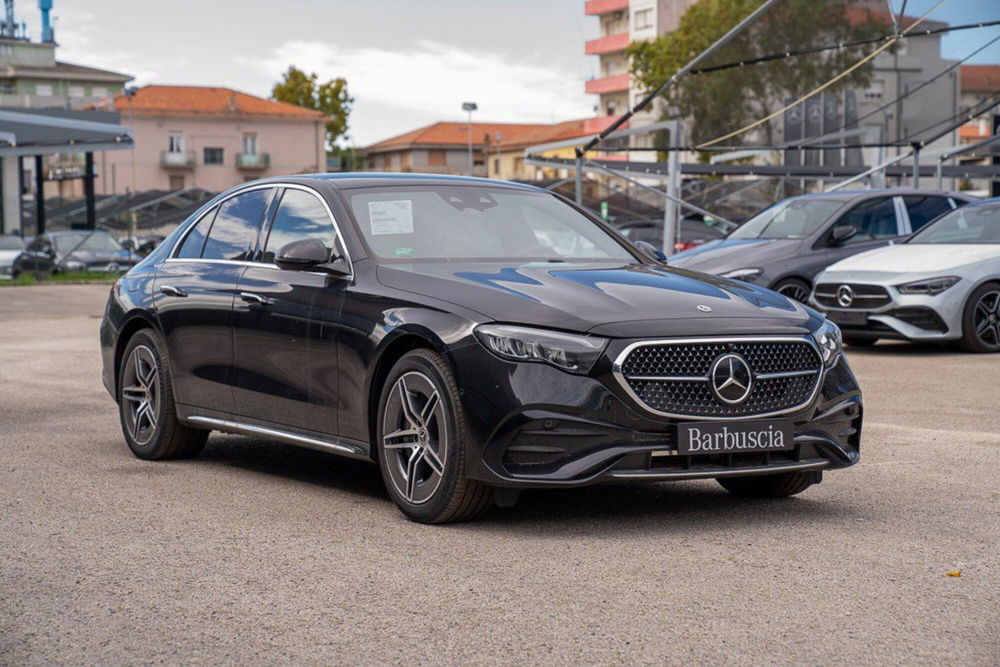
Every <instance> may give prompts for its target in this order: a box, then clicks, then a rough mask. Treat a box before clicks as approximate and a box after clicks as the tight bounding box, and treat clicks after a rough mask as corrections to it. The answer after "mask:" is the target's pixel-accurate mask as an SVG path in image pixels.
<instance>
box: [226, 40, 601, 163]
mask: <svg viewBox="0 0 1000 667" xmlns="http://www.w3.org/2000/svg"><path fill="white" fill-rule="evenodd" d="M236 60H237V62H238V63H239V64H243V65H248V66H253V67H256V68H258V69H259V70H262V73H264V74H266V75H267V76H268V77H269V78H270V79H273V80H276V79H277V78H278V77H279V76H280V74H281V72H283V71H284V70H285V69H286V68H287V67H288V66H289V65H292V64H294V65H295V66H296V67H298V68H300V69H304V70H306V71H309V72H313V71H315V72H317V73H318V74H319V76H320V78H321V79H323V78H333V77H337V76H342V77H344V78H346V79H347V84H348V90H349V91H350V93H351V95H352V96H353V97H354V98H355V100H356V104H355V113H352V118H351V125H352V129H353V134H354V136H355V138H356V139H359V140H362V142H363V143H366V142H367V141H368V140H372V139H380V138H385V137H387V136H390V135H391V134H392V133H394V132H396V131H405V130H407V129H412V127H401V128H400V127H393V128H388V127H385V128H376V127H371V126H370V125H369V124H368V123H366V119H365V118H364V116H363V114H362V113H360V112H361V111H362V110H363V109H365V108H375V107H377V108H380V109H383V110H385V109H387V108H388V109H395V110H398V111H399V112H400V113H401V114H402V115H403V117H404V118H405V117H406V116H409V117H410V118H416V117H421V118H423V117H430V118H434V119H438V120H447V119H461V118H463V114H462V111H461V106H462V102H463V101H466V100H472V101H475V102H476V103H477V104H478V105H479V112H478V113H477V114H476V116H475V119H476V120H491V121H508V122H528V123H530V122H553V121H557V120H566V119H569V118H580V117H585V116H589V115H592V114H593V100H592V99H588V96H586V95H585V94H584V93H583V80H582V79H581V78H580V77H579V75H574V74H571V73H568V72H564V71H561V70H559V69H557V68H553V67H547V66H545V65H544V64H539V63H537V62H515V61H512V60H511V59H510V58H507V57H504V56H502V55H500V54H496V53H479V52H476V53H473V52H470V51H465V50H462V49H460V48H456V47H454V46H450V45H447V44H441V43H438V42H431V41H420V42H417V43H416V44H415V45H413V46H412V47H408V48H404V49H401V50H397V51H393V50H387V49H381V48H371V47H367V48H360V49H351V50H347V49H339V48H337V47H336V46H334V45H331V44H329V43H325V42H316V41H290V42H286V43H284V44H282V45H280V46H278V47H277V48H275V49H273V50H272V51H271V53H270V54H269V55H267V56H265V57H263V58H256V59H254V58H237V59H236ZM377 115H378V116H380V117H382V119H383V120H384V116H385V114H384V113H380V114H377ZM393 125H396V124H395V123H393Z"/></svg>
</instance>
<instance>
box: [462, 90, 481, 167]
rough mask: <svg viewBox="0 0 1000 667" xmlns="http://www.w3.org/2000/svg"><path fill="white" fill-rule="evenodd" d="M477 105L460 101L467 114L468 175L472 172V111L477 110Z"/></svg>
mask: <svg viewBox="0 0 1000 667" xmlns="http://www.w3.org/2000/svg"><path fill="white" fill-rule="evenodd" d="M478 109H479V107H478V106H477V105H476V103H475V102H462V111H464V112H466V113H467V114H468V115H469V176H472V175H473V172H472V164H473V162H472V112H473V111H476V110H478Z"/></svg>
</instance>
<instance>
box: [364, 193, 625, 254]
mask: <svg viewBox="0 0 1000 667" xmlns="http://www.w3.org/2000/svg"><path fill="white" fill-rule="evenodd" d="M350 202H351V208H352V210H353V212H354V217H355V219H356V220H357V222H358V225H359V226H360V230H361V233H362V234H363V235H364V237H365V240H366V241H367V242H368V245H369V246H370V247H371V249H372V251H373V252H374V253H375V254H376V255H378V256H379V257H382V258H385V259H399V260H413V259H432V260H439V261H448V260H462V261H470V260H472V261H475V260H479V261H496V260H506V259H513V258H516V259H523V260H529V261H534V260H537V261H559V260H563V261H570V260H572V261H587V260H592V261H593V260H614V261H622V262H632V261H635V257H634V256H633V255H632V254H631V253H629V252H628V250H626V249H625V247H624V246H623V245H622V244H621V243H619V242H618V241H617V240H616V239H615V238H614V237H612V236H611V235H610V234H609V233H608V232H606V231H604V230H603V229H602V228H601V227H600V226H598V225H597V224H596V223H594V222H593V221H592V220H591V219H590V218H588V217H587V216H585V215H584V214H583V213H580V212H579V211H577V210H576V209H574V208H573V207H572V206H570V205H569V204H566V203H565V202H562V201H560V200H559V199H557V198H556V197H554V196H553V195H550V194H547V193H542V192H533V191H527V190H514V189H507V188H494V187H483V186H465V185H453V186H446V185H440V186H397V187H386V188H365V189H363V190H358V191H356V192H354V193H352V194H351V196H350Z"/></svg>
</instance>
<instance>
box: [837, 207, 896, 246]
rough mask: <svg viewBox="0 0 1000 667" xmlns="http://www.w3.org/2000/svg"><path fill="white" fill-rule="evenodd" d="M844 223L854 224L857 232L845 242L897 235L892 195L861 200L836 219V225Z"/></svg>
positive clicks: (872, 239)
mask: <svg viewBox="0 0 1000 667" xmlns="http://www.w3.org/2000/svg"><path fill="white" fill-rule="evenodd" d="M844 225H854V226H855V227H857V228H858V233H857V234H855V235H854V236H853V237H851V239H850V240H848V241H847V243H860V242H862V241H874V240H876V239H886V238H891V237H893V236H899V228H898V227H897V225H896V207H895V206H894V205H893V203H892V197H882V198H879V199H869V200H868V201H864V202H861V203H860V204H858V205H857V206H855V207H854V208H852V209H851V210H850V211H848V212H847V213H845V214H844V215H842V216H841V217H840V220H838V221H837V224H836V226H837V227H842V226H844Z"/></svg>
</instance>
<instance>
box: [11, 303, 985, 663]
mask: <svg viewBox="0 0 1000 667" xmlns="http://www.w3.org/2000/svg"><path fill="white" fill-rule="evenodd" d="M106 294H107V286H53V287H27V288H17V289H8V290H3V291H0V663H4V664H23V663H39V664H41V663H45V664H49V663H55V662H62V663H122V662H126V661H127V662H170V663H177V662H251V663H276V662H295V663H303V662H309V663H312V662H332V661H338V662H350V663H358V662H363V663H375V662H380V663H381V662H409V663H413V662H423V663H427V662H430V663H452V662H454V663H457V662H466V663H468V662H471V663H508V664H510V663H522V662H528V663H540V662H557V663H568V662H586V663H592V662H605V663H606V662H630V663H634V662H651V663H661V664H663V663H667V664H681V663H690V662H691V661H693V660H695V661H704V662H711V663H728V664H762V663H772V664H788V663H832V664H847V663H855V664H857V663H865V664H871V663H878V664H920V663H924V664H929V663H949V664H963V665H976V664H980V665H986V664H993V665H995V664H997V663H998V662H1000V631H998V628H1000V595H998V592H1000V408H998V406H1000V402H998V395H1000V391H998V389H1000V356H992V357H989V356H974V355H968V354H963V353H959V352H956V351H954V350H951V349H947V348H938V347H928V346H913V345H906V344H896V343H893V344H880V345H878V346H876V347H875V348H873V349H870V350H859V351H854V350H851V351H850V353H849V356H850V359H851V362H852V364H853V365H854V368H855V370H856V372H857V374H858V376H859V379H860V381H861V384H862V387H863V389H864V391H865V398H866V427H865V431H864V439H863V445H862V453H863V458H862V462H861V463H860V464H859V465H858V466H856V467H854V468H851V469H848V470H843V471H839V472H832V473H828V474H827V475H826V478H825V479H824V481H823V483H822V484H821V485H819V486H817V487H814V488H812V489H810V490H809V491H807V492H806V493H805V494H803V495H802V496H799V497H796V498H792V499H787V500H782V501H745V500H739V499H736V498H734V497H731V496H729V495H728V494H726V493H725V492H724V491H723V490H722V489H721V488H720V487H718V486H717V485H716V484H715V483H714V482H712V481H697V482H681V483H669V484H656V485H640V484H616V485H610V486H599V487H591V488H586V489H579V490H572V491H558V492H541V491H539V492H529V493H525V494H524V495H523V496H522V497H521V499H520V501H519V502H518V504H517V506H516V507H514V508H513V509H507V510H496V511H494V512H492V513H491V514H489V515H488V516H487V517H486V518H485V519H484V520H481V521H479V522H476V523H468V524H459V525H452V526H445V527H429V526H422V525H417V524H413V523H409V522H407V521H406V520H404V519H403V518H402V516H401V515H400V514H399V513H398V512H397V511H396V509H395V508H394V507H393V505H392V504H391V503H390V501H389V500H388V497H387V496H386V494H385V492H384V491H383V490H382V486H381V481H380V478H379V475H378V471H377V469H376V468H375V467H373V466H366V465H364V464H361V463H357V462H351V461H346V460H342V459H338V458H336V457H333V456H330V455H326V454H322V453H318V452H313V451H309V450H300V449H296V448H291V447H286V446H283V445H279V444H277V443H273V442H268V441H265V440H260V439H254V438H245V437H237V436H225V435H213V436H212V437H211V438H210V440H209V444H208V446H207V447H206V449H205V451H204V453H203V454H202V455H201V456H200V457H199V458H197V459H193V460H190V461H182V462H167V463H148V462H144V461H140V460H138V459H136V458H134V457H133V456H132V455H131V454H130V453H129V451H128V449H127V448H126V447H125V444H124V442H123V440H122V437H121V434H120V432H119V427H118V420H117V415H116V409H115V406H114V404H113V402H112V401H111V399H110V398H109V397H108V395H107V394H106V392H105V391H104V388H103V387H102V386H101V383H100V377H99V370H100V359H99V355H98V346H97V326H98V322H99V317H100V315H101V312H102V310H103V305H104V298H105V295H106ZM955 570H961V576H960V577H952V576H948V575H947V573H948V572H949V571H955Z"/></svg>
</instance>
